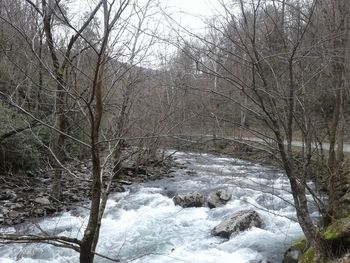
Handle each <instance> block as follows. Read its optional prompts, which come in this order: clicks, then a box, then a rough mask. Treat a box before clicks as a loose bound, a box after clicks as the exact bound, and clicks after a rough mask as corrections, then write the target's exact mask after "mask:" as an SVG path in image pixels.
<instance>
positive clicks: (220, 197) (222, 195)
mask: <svg viewBox="0 0 350 263" xmlns="http://www.w3.org/2000/svg"><path fill="white" fill-rule="evenodd" d="M231 197H232V194H230V193H229V192H227V191H226V190H224V189H219V190H216V191H214V192H211V193H210V194H209V196H208V199H207V203H208V206H209V208H215V207H219V206H222V205H225V204H226V203H227V202H228V201H230V200H231Z"/></svg>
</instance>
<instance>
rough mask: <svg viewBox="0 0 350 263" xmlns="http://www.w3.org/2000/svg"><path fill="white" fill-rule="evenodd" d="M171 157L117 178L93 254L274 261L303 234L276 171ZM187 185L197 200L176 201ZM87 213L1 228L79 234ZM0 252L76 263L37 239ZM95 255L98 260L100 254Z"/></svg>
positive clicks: (209, 262)
mask: <svg viewBox="0 0 350 263" xmlns="http://www.w3.org/2000/svg"><path fill="white" fill-rule="evenodd" d="M175 161H176V163H177V165H178V167H176V168H174V169H172V171H170V174H169V176H167V177H162V178H159V179H157V180H154V181H150V180H147V181H143V182H139V183H137V184H132V185H124V187H125V190H126V191H125V192H122V193H115V194H112V195H111V196H110V199H109V201H108V203H107V207H106V212H105V216H104V218H103V220H102V228H101V235H100V242H99V245H98V248H97V251H98V252H99V253H101V254H105V255H108V256H109V257H112V258H116V259H120V260H121V261H122V262H130V261H132V262H136V263H146V262H147V263H148V262H152V263H177V262H201V263H213V262H220V263H232V262H235V263H247V262H250V263H252V262H264V263H267V262H271V263H280V262H281V261H282V259H283V255H284V252H285V251H286V250H287V249H288V247H289V246H290V245H291V244H292V243H293V241H295V240H297V239H299V238H301V237H302V236H303V234H302V231H301V229H300V226H299V224H298V223H297V222H296V220H295V219H296V216H295V210H294V208H293V206H292V205H291V203H290V202H291V201H292V197H291V194H290V189H289V184H288V180H287V179H286V178H285V176H284V174H283V173H282V172H281V171H279V170H277V169H275V168H272V167H268V166H262V165H259V164H255V163H252V162H247V161H241V160H238V159H234V158H228V157H224V156H215V155H210V154H198V153H177V154H176V155H175ZM193 192H195V193H196V194H195V195H194V197H195V200H197V201H198V202H202V203H198V202H197V201H196V202H195V203H190V204H189V205H184V207H182V206H181V205H180V204H179V203H178V204H175V201H176V196H182V197H181V198H180V199H181V200H183V197H184V196H188V195H189V194H190V193H193ZM213 195H215V196H214V199H215V204H214V206H212V205H211V208H210V207H209V206H208V200H209V201H210V202H212V200H211V199H212V198H213ZM209 197H211V198H209ZM190 201H191V200H190ZM217 202H218V203H217ZM87 215H88V213H87V211H86V210H85V209H79V208H77V209H75V210H70V211H68V212H64V213H60V214H57V215H55V216H53V217H47V218H44V219H42V220H39V222H38V223H37V224H36V225H34V226H33V225H31V224H28V223H25V224H21V225H20V227H16V228H3V229H1V231H2V232H7V233H11V232H15V231H17V232H26V233H33V234H40V233H41V232H42V231H45V233H49V234H50V233H53V234H55V235H65V236H70V237H77V238H80V237H81V235H82V232H83V229H84V227H85V225H86V221H87V218H88V217H87ZM216 230H220V231H216ZM221 230H224V231H226V230H229V232H226V233H224V234H223V232H222V231H221ZM0 255H1V256H0V261H1V260H3V261H5V262H11V263H14V262H15V261H16V260H19V259H20V260H25V262H30V263H32V262H33V263H34V262H38V261H40V262H43V263H46V262H47V263H48V262H50V263H52V262H57V263H58V262H59V263H61V262H77V261H78V257H79V256H78V254H77V253H76V252H74V251H70V250H66V249H62V248H56V247H52V246H48V245H44V244H41V245H39V244H38V245H33V244H31V245H20V244H17V245H7V246H5V247H0ZM96 261H97V262H105V261H104V260H103V259H101V258H99V257H97V258H96Z"/></svg>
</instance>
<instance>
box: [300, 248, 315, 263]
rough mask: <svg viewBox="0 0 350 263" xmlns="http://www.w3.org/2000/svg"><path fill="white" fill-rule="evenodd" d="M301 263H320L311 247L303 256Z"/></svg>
mask: <svg viewBox="0 0 350 263" xmlns="http://www.w3.org/2000/svg"><path fill="white" fill-rule="evenodd" d="M299 262H300V263H318V262H316V251H315V249H313V248H312V247H310V248H309V249H308V250H307V251H306V252H305V253H304V254H303V255H302V256H301V259H300V261H299Z"/></svg>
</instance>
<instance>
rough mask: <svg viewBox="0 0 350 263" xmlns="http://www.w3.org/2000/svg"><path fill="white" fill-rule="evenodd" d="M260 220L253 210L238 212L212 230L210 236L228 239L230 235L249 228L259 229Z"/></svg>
mask: <svg viewBox="0 0 350 263" xmlns="http://www.w3.org/2000/svg"><path fill="white" fill-rule="evenodd" d="M261 226H262V220H261V218H260V216H259V214H258V213H257V212H255V211H254V210H245V211H240V212H237V213H235V214H233V215H232V216H230V217H229V218H227V219H225V220H224V221H223V222H222V223H221V224H219V225H217V226H216V227H215V228H214V229H213V230H212V232H211V233H212V235H214V236H220V237H223V238H230V236H231V235H232V234H236V233H238V232H241V231H245V230H247V229H249V228H251V227H261Z"/></svg>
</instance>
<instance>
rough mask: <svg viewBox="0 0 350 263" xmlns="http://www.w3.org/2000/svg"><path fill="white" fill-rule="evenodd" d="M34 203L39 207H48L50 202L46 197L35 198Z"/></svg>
mask: <svg viewBox="0 0 350 263" xmlns="http://www.w3.org/2000/svg"><path fill="white" fill-rule="evenodd" d="M34 202H35V203H37V204H40V205H50V204H51V202H50V200H49V199H47V198H46V197H37V198H35V199H34Z"/></svg>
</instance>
